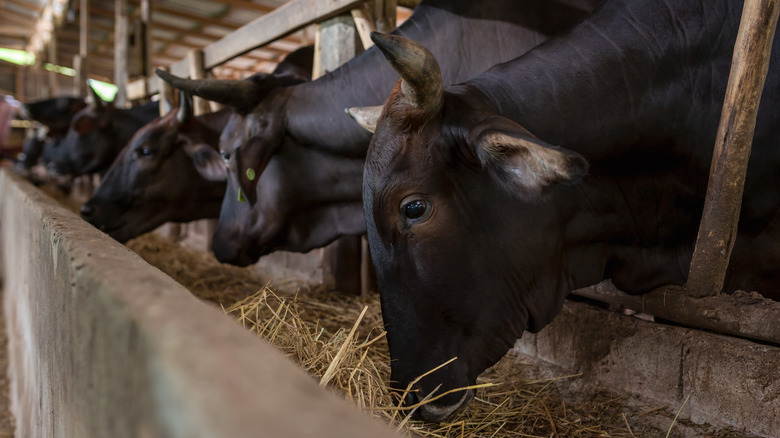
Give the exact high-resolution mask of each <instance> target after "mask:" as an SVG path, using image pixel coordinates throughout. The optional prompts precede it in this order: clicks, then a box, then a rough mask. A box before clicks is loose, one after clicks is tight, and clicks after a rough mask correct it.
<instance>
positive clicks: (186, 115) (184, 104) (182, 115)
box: [176, 91, 192, 125]
mask: <svg viewBox="0 0 780 438" xmlns="http://www.w3.org/2000/svg"><path fill="white" fill-rule="evenodd" d="M191 100H192V96H190V93H187V92H186V91H181V92H180V93H179V112H178V113H177V114H176V119H177V120H178V121H179V123H181V124H182V125H183V124H185V123H187V122H189V121H190V119H191V118H192V103H191Z"/></svg>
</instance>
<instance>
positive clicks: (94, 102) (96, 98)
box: [87, 79, 103, 109]
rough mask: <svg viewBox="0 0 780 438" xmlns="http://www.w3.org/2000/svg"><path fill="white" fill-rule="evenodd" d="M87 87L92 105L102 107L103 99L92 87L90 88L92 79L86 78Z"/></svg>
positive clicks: (97, 107) (96, 107)
mask: <svg viewBox="0 0 780 438" xmlns="http://www.w3.org/2000/svg"><path fill="white" fill-rule="evenodd" d="M87 88H89V94H90V95H91V96H92V107H93V108H95V109H101V108H103V99H101V98H100V95H98V94H97V91H95V89H94V88H92V79H88V80H87Z"/></svg>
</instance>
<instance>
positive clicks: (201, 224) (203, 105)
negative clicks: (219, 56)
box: [179, 50, 217, 251]
mask: <svg viewBox="0 0 780 438" xmlns="http://www.w3.org/2000/svg"><path fill="white" fill-rule="evenodd" d="M187 61H188V62H189V66H190V79H205V78H206V69H205V68H203V52H202V51H200V50H190V51H189V53H187ZM179 104H181V103H179ZM192 110H193V114H194V115H196V116H200V115H203V114H207V113H210V112H211V105H210V104H209V101H208V100H206V99H201V98H200V97H197V96H193V97H192ZM185 227H186V228H187V236H188V238H189V240H193V242H191V244H193V245H195V246H197V247H198V248H200V249H202V250H204V251H210V250H211V241H212V238H213V237H214V231H215V230H216V229H217V220H216V219H203V220H199V221H195V222H190V223H188V224H186V225H185Z"/></svg>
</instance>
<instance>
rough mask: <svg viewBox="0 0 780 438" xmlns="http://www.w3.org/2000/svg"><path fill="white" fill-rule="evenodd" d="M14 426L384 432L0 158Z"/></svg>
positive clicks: (221, 433)
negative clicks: (2, 164)
mask: <svg viewBox="0 0 780 438" xmlns="http://www.w3.org/2000/svg"><path fill="white" fill-rule="evenodd" d="M0 254H2V258H1V259H0V260H2V261H3V263H2V280H3V286H4V290H5V303H4V311H5V314H6V316H7V324H8V334H9V354H10V362H11V364H10V370H9V372H10V375H11V380H12V383H11V386H12V388H11V394H10V395H11V403H12V409H13V412H14V415H15V416H16V423H17V427H16V436H18V437H79V438H82V437H96V438H105V437H117V438H120V437H142V438H143V437H188V438H191V437H232V438H239V437H256V436H273V437H314V436H317V437H365V436H372V437H377V438H379V437H390V436H394V435H393V434H392V433H391V432H390V431H389V429H388V428H387V427H386V426H385V425H382V424H380V423H378V422H376V421H375V420H372V419H370V418H368V417H367V416H366V415H364V414H363V413H360V412H359V411H357V410H356V409H355V408H353V407H351V406H349V405H348V404H347V402H345V401H343V400H340V399H339V398H338V397H336V396H335V395H333V394H330V393H328V392H326V391H325V390H322V389H321V388H319V387H318V385H317V384H316V383H315V382H314V380H313V379H312V378H310V377H309V376H307V375H305V374H304V373H303V372H302V371H301V370H300V369H299V368H298V367H297V366H296V365H294V364H293V363H292V362H291V361H289V360H288V359H287V358H285V357H283V356H282V355H281V353H279V352H278V351H277V350H275V349H274V348H273V347H271V346H269V345H268V344H266V343H264V342H263V341H261V340H259V339H258V338H256V337H255V336H254V335H252V334H250V333H249V332H247V331H246V330H244V329H242V328H241V327H239V325H238V324H237V323H235V322H234V321H232V320H231V319H229V318H228V317H227V316H226V315H224V314H223V312H222V311H221V310H219V309H217V308H216V307H215V306H213V305H210V304H207V303H204V302H201V301H199V300H198V299H196V298H195V297H193V296H192V295H191V294H190V293H189V292H188V291H187V290H186V289H185V288H184V287H182V286H181V285H179V284H178V283H176V282H175V281H173V280H172V279H171V278H169V277H168V276H166V275H165V274H164V273H162V272H161V271H159V270H158V269H156V268H154V267H152V266H150V265H148V264H147V263H146V262H144V261H143V260H142V259H141V258H139V257H138V256H137V255H136V254H135V253H133V252H131V251H129V250H128V249H126V248H125V247H124V246H122V245H119V244H117V243H116V242H115V241H113V240H112V239H110V238H108V237H107V236H105V235H104V234H103V233H100V232H99V231H97V230H96V229H94V228H93V227H91V226H90V225H88V224H86V223H85V222H83V221H82V220H81V219H79V218H78V217H77V216H76V215H75V214H73V213H71V212H70V211H67V210H65V209H64V208H62V207H60V206H59V205H58V204H57V203H56V202H54V201H53V200H51V199H50V198H48V197H47V196H46V195H44V194H43V193H42V192H40V191H38V190H37V189H36V188H34V187H33V186H32V185H30V184H29V183H27V182H26V181H23V180H22V179H21V178H19V177H18V176H16V175H14V174H13V173H12V172H9V171H7V170H5V169H3V170H0Z"/></svg>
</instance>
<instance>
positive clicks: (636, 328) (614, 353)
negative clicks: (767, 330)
mask: <svg viewBox="0 0 780 438" xmlns="http://www.w3.org/2000/svg"><path fill="white" fill-rule="evenodd" d="M766 323H767V324H778V323H780V319H778V320H774V321H766ZM515 350H516V351H517V352H519V353H520V354H521V355H525V356H527V357H530V358H531V359H532V360H535V361H542V362H546V363H548V364H553V365H555V366H556V367H559V368H561V369H563V370H565V371H566V372H568V373H581V374H582V378H581V379H580V380H582V381H589V382H593V384H595V385H601V386H603V387H605V388H608V389H611V390H613V391H615V392H618V393H628V394H635V395H639V396H641V397H643V398H644V399H649V400H654V401H656V402H658V403H659V404H662V405H667V406H669V407H670V408H671V409H673V410H676V409H678V408H679V407H680V406H682V405H683V402H685V400H686V398H688V397H689V396H690V399H688V402H687V403H686V404H685V409H684V410H683V411H682V413H681V417H682V418H686V419H690V420H692V421H694V422H696V423H707V424H711V425H715V426H720V427H726V426H729V427H733V428H736V429H739V430H744V431H745V432H747V433H748V434H750V435H756V436H762V437H767V438H770V437H771V438H776V437H778V436H780V348H778V347H776V346H771V345H764V344H760V343H755V342H751V341H749V340H745V339H737V338H733V337H728V336H721V335H716V334H712V333H707V332H703V331H700V330H694V329H687V328H681V327H676V326H669V325H665V324H660V323H652V322H647V321H643V320H641V319H638V318H634V317H630V316H625V315H622V314H620V313H617V312H612V311H606V310H603V309H600V308H597V307H595V306H592V305H589V304H585V303H580V302H572V301H567V302H566V304H565V305H564V307H563V310H562V311H561V313H560V314H559V315H558V316H557V317H556V318H555V320H553V322H552V323H551V324H550V325H549V326H547V327H545V328H544V329H543V330H542V331H540V332H539V333H538V334H536V335H534V334H529V333H526V334H525V335H524V336H523V338H522V339H520V340H519V341H518V342H517V344H516V345H515Z"/></svg>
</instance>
